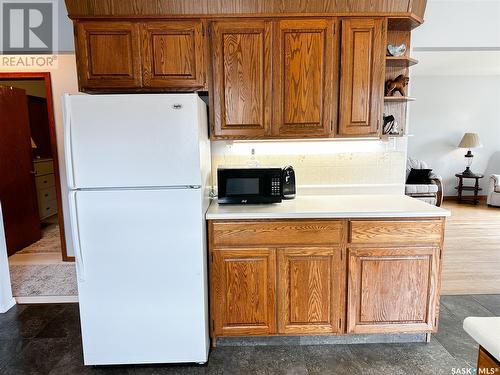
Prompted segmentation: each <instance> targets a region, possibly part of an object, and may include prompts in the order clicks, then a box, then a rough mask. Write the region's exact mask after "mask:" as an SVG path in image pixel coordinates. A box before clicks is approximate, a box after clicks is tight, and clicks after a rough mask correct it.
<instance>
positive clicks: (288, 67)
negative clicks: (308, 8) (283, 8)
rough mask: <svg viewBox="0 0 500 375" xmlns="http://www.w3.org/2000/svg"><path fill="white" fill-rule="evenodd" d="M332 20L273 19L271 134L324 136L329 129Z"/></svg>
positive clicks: (333, 67)
mask: <svg viewBox="0 0 500 375" xmlns="http://www.w3.org/2000/svg"><path fill="white" fill-rule="evenodd" d="M334 31H335V30H334V21H333V20H324V19H313V20H284V21H279V22H278V23H277V32H276V48H275V49H274V50H275V57H274V61H275V68H274V82H275V90H274V100H275V101H274V105H275V107H274V111H275V116H276V117H275V119H274V120H273V135H274V136H280V137H308V136H316V137H317V136H328V135H330V133H331V129H332V121H331V115H332V107H333V106H334V104H333V103H335V102H336V100H334V98H333V96H335V99H336V95H333V90H332V81H333V72H334V71H336V70H337V69H336V66H337V58H336V53H334V51H335V48H334V40H336V38H334Z"/></svg>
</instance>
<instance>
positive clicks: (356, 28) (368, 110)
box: [338, 18, 386, 136]
mask: <svg viewBox="0 0 500 375" xmlns="http://www.w3.org/2000/svg"><path fill="white" fill-rule="evenodd" d="M385 22H386V21H385V20H384V19H381V18H377V19H370V18H353V19H344V20H342V52H341V61H342V62H341V78H340V108H339V120H340V121H339V128H338V134H339V135H341V136H376V135H378V134H379V133H380V128H381V121H382V111H383V108H384V79H385V48H386V43H385V40H386V36H385Z"/></svg>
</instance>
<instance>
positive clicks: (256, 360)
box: [0, 295, 500, 375]
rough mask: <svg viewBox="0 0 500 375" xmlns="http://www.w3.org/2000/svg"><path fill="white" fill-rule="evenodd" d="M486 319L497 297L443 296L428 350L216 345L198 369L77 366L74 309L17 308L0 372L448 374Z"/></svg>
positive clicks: (499, 304) (498, 311) (0, 348)
mask: <svg viewBox="0 0 500 375" xmlns="http://www.w3.org/2000/svg"><path fill="white" fill-rule="evenodd" d="M492 315H500V295H478V296H444V297H442V300H441V318H440V327H439V333H437V334H434V335H433V336H432V341H431V342H430V343H428V344H426V343H404V344H353V345H304V346H234V347H218V348H216V349H214V350H212V352H211V353H210V360H209V363H208V364H207V365H205V366H190V365H185V366H123V367H84V366H83V365H82V363H83V359H82V348H81V339H80V325H79V317H78V306H77V305H73V304H70V305H24V306H16V307H14V308H13V309H11V310H10V311H9V312H7V313H6V314H0V374H2V375H3V374H5V375H7V374H51V375H52V374H61V375H62V374H64V375H67V374H137V375H140V374H158V375H159V374H237V375H240V374H297V375H299V374H349V375H351V374H352V375H355V374H363V375H365V374H377V375H380V374H390V375H397V374H401V375H406V374H453V373H457V371H458V370H459V369H460V370H461V369H468V368H471V367H474V366H475V362H476V355H477V344H475V343H474V341H473V340H472V339H470V337H469V336H468V335H467V334H466V333H465V332H464V331H463V329H462V321H463V319H464V318H465V317H467V316H492ZM453 369H455V370H453ZM462 371H463V370H462Z"/></svg>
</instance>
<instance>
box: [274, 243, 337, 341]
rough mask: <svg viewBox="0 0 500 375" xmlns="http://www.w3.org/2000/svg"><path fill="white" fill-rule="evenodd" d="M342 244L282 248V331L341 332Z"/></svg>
mask: <svg viewBox="0 0 500 375" xmlns="http://www.w3.org/2000/svg"><path fill="white" fill-rule="evenodd" d="M340 252H341V249H340V248H327V247H324V248H321V247H313V248H284V249H278V275H279V276H278V288H277V290H278V333H281V334H304V333H308V334H311V333H335V332H341V326H342V325H341V322H340V319H341V316H343V311H344V310H343V303H342V295H343V294H342V293H343V289H344V288H345V286H344V284H345V282H343V280H345V279H344V277H343V276H342V275H343V273H342V267H341V261H340Z"/></svg>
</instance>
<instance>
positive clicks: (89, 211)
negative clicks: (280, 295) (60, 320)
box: [70, 189, 209, 365]
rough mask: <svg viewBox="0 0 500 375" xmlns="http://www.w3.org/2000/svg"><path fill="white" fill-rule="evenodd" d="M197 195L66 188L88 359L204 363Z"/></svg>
mask: <svg viewBox="0 0 500 375" xmlns="http://www.w3.org/2000/svg"><path fill="white" fill-rule="evenodd" d="M201 194H202V192H201V190H200V189H157V190H118V191H99V190H93V191H73V192H72V193H71V194H70V201H71V211H72V214H73V217H74V220H75V221H76V223H75V224H76V225H75V226H74V229H75V233H74V236H75V237H76V238H75V242H76V243H78V244H79V245H80V248H79V251H77V252H76V257H77V261H78V265H79V267H78V268H77V272H78V291H79V301H80V315H81V325H82V340H83V350H84V360H85V364H86V365H106V364H139V363H174V362H206V361H207V355H208V348H209V342H208V328H207V327H208V323H207V319H208V318H207V282H206V244H205V223H204V220H203V219H202V218H203V213H202V212H201V211H202V208H201V205H202V202H201V201H202V196H201Z"/></svg>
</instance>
